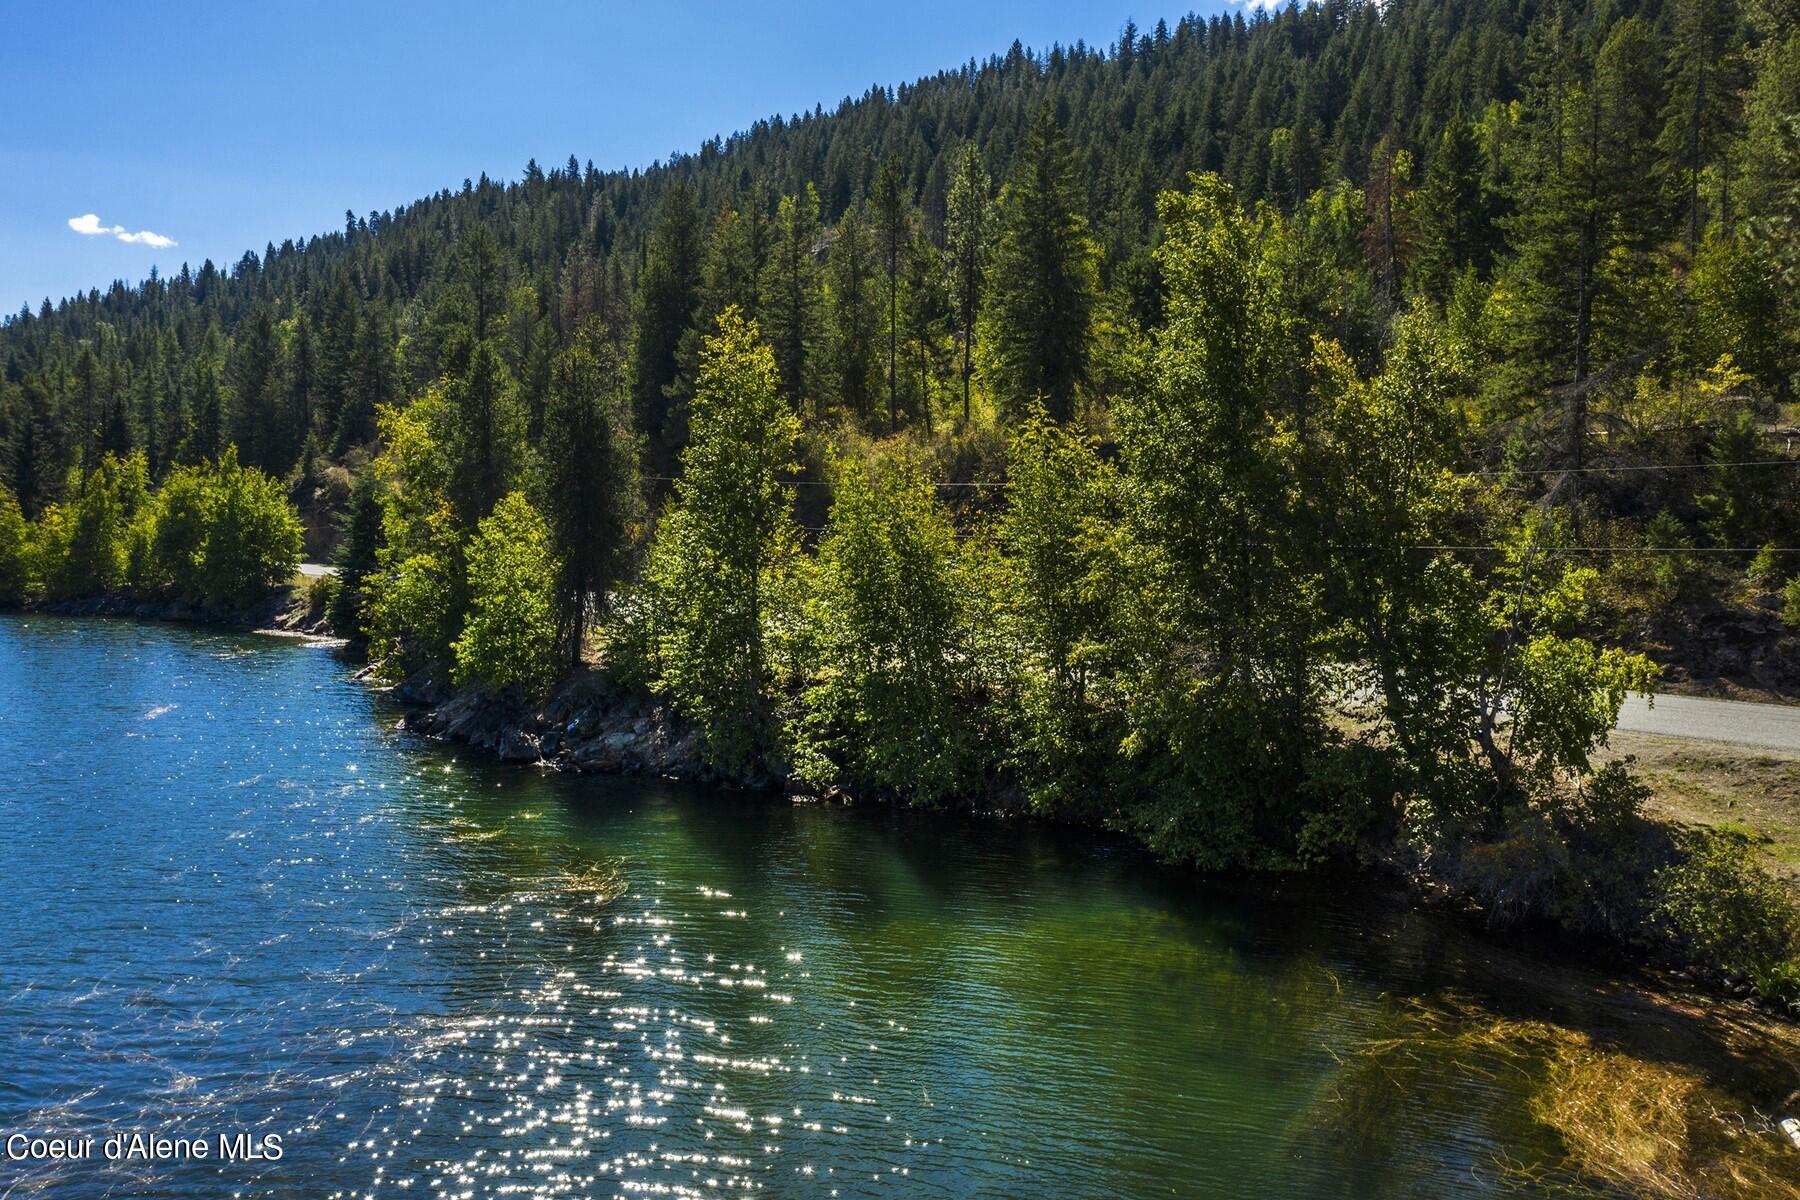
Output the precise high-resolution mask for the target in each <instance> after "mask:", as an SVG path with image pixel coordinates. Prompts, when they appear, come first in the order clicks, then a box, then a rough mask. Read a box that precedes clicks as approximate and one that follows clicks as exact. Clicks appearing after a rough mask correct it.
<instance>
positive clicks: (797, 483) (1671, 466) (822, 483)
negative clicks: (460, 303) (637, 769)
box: [639, 458, 1800, 490]
mask: <svg viewBox="0 0 1800 1200" xmlns="http://www.w3.org/2000/svg"><path fill="white" fill-rule="evenodd" d="M1740 467H1800V458H1759V459H1747V460H1745V461H1742V462H1697V463H1637V464H1634V465H1630V466H1614V467H1527V468H1519V469H1517V470H1515V469H1513V468H1510V467H1493V468H1490V469H1486V470H1480V471H1456V472H1452V474H1451V478H1453V479H1492V478H1495V477H1497V476H1506V475H1533V476H1542V475H1620V474H1625V473H1627V472H1637V471H1710V470H1724V469H1731V470H1736V469H1738V468H1740ZM639 478H641V479H643V480H644V481H645V482H646V483H675V482H677V480H676V477H675V476H672V475H643V476H640V477H639ZM924 482H925V483H927V484H928V485H929V486H931V487H934V488H991V489H994V490H1004V489H1005V488H1007V487H1010V486H1011V483H1010V481H1008V480H1005V479H988V480H953V479H929V480H925V481H924ZM786 484H787V486H789V487H823V488H828V487H831V486H832V483H831V481H830V480H828V479H790V480H787V481H786Z"/></svg>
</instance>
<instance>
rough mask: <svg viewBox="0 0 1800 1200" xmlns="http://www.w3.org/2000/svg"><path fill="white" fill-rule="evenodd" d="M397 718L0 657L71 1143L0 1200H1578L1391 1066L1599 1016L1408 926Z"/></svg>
mask: <svg viewBox="0 0 1800 1200" xmlns="http://www.w3.org/2000/svg"><path fill="white" fill-rule="evenodd" d="M396 715H397V714H396V712H395V711H394V710H392V709H390V708H387V707H385V706H384V704H383V703H382V702H381V701H380V699H379V698H378V697H376V696H373V695H372V694H371V693H370V691H369V690H368V689H367V688H366V687H365V686H364V685H362V684H359V683H356V682H354V681H352V680H351V679H350V678H349V672H348V670H347V668H346V667H345V666H344V665H343V664H342V663H341V662H339V661H337V660H336V659H335V658H334V657H332V655H331V654H330V652H329V651H327V650H324V649H321V648H319V647H315V646H306V645H302V644H298V643H294V642H289V641H283V640H278V639H272V638H257V637H248V636H231V635H221V634H217V633H209V632H202V631H195V630H191V629H182V628H178V627H173V626H159V625H140V624H132V623H126V622H106V621H85V622H84V621H73V620H58V619H51V618H40V617H20V616H12V617H0V786H3V788H4V791H3V793H0V846H4V847H5V859H4V869H3V870H0V1049H3V1050H4V1052H5V1060H4V1062H5V1067H4V1072H3V1073H0V1133H5V1134H9V1135H10V1134H13V1133H18V1132H24V1133H30V1134H40V1135H44V1136H50V1135H73V1136H79V1135H89V1136H93V1137H95V1138H96V1143H95V1151H94V1153H95V1159H94V1160H93V1161H74V1162H50V1161H42V1160H39V1161H26V1162H10V1161H3V1160H0V1195H7V1196H36V1195H51V1196H67V1197H83V1198H85V1197H97V1196H109V1195H116V1196H130V1197H173V1196H182V1197H190V1196H219V1197H308V1198H312V1197H407V1196H414V1197H421V1198H430V1200H438V1198H441V1197H451V1196H460V1197H502V1196H527V1197H537V1196H563V1195H569V1196H609V1195H631V1196H719V1197H726V1196H740V1195H746V1196H747V1195H762V1196H769V1197H832V1196H841V1197H851V1196H895V1197H915V1196H916V1197H965V1196H969V1197H973V1196H982V1197H988V1196H991V1197H1025V1196H1049V1197H1102V1196H1126V1197H1140V1196H1141V1197H1150V1196H1182V1197H1190V1196H1222V1197H1276V1196H1281V1197H1352V1196H1354V1197H1375V1198H1382V1197H1421V1198H1423V1197H1450V1196H1486V1195H1499V1194H1515V1193H1518V1192H1521V1191H1522V1192H1523V1193H1524V1194H1528V1195H1537V1196H1589V1195H1610V1194H1613V1193H1609V1192H1605V1191H1604V1190H1601V1189H1599V1188H1598V1187H1597V1186H1593V1185H1590V1184H1588V1183H1585V1182H1584V1181H1583V1180H1582V1178H1581V1177H1580V1175H1579V1173H1578V1172H1576V1171H1574V1170H1573V1169H1571V1168H1567V1167H1564V1166H1561V1165H1559V1164H1561V1163H1562V1162H1563V1159H1564V1153H1563V1150H1562V1147H1561V1145H1560V1144H1559V1139H1558V1137H1557V1135H1556V1134H1555V1133H1554V1132H1553V1131H1552V1130H1550V1129H1549V1128H1547V1127H1546V1126H1544V1125H1542V1124H1540V1123H1539V1122H1538V1121H1537V1120H1535V1119H1534V1118H1533V1117H1532V1115H1531V1107H1530V1104H1529V1100H1528V1092H1529V1089H1530V1087H1531V1081H1532V1079H1533V1078H1535V1076H1534V1074H1533V1072H1532V1070H1531V1069H1530V1064H1529V1063H1527V1064H1526V1069H1525V1070H1524V1071H1523V1072H1521V1071H1520V1070H1519V1069H1517V1066H1516V1064H1514V1065H1513V1066H1509V1067H1507V1068H1506V1069H1500V1068H1499V1067H1498V1066H1496V1065H1494V1064H1487V1063H1484V1061H1483V1059H1482V1056H1481V1053H1482V1052H1481V1051H1480V1049H1479V1048H1475V1049H1470V1048H1469V1047H1468V1046H1463V1047H1462V1049H1459V1050H1458V1051H1456V1052H1455V1053H1451V1052H1449V1051H1448V1050H1447V1049H1446V1048H1445V1047H1446V1045H1447V1044H1448V1043H1447V1042H1446V1040H1445V1039H1442V1038H1420V1037H1418V1036H1417V1031H1418V1030H1420V1029H1422V1028H1425V1027H1427V1026H1428V1025H1429V1026H1431V1027H1436V1026H1437V1025H1438V1024H1440V1023H1442V1022H1451V1023H1457V1022H1461V1023H1464V1024H1467V1025H1469V1026H1470V1027H1473V1026H1475V1025H1478V1024H1480V1023H1481V1022H1483V1021H1487V1020H1490V1019H1493V1018H1494V1015H1495V1014H1502V1015H1504V1016H1506V1017H1511V1018H1519V1019H1533V1020H1537V1019H1547V1020H1553V1021H1554V1020H1579V1021H1581V1022H1584V1023H1585V1024H1587V1025H1589V1026H1592V1025H1593V1024H1595V1023H1600V1024H1604V1023H1605V1022H1606V1021H1608V1020H1611V1019H1612V1018H1611V1017H1609V1016H1608V1015H1607V1012H1606V1011H1605V1010H1604V1009H1603V1008H1596V1009H1595V1010H1594V1011H1591V1012H1590V1011H1586V1010H1585V1009H1583V1008H1582V1004H1583V1002H1580V1001H1575V1002H1570V1001H1568V1000H1566V999H1552V998H1551V997H1550V994H1549V993H1547V992H1545V991H1543V990H1541V989H1540V988H1539V987H1538V986H1537V985H1536V983H1535V981H1534V979H1533V972H1534V971H1536V970H1538V968H1537V967H1536V966H1534V965H1533V963H1532V962H1531V961H1530V960H1527V959H1523V958H1520V957H1518V956H1516V955H1513V954H1512V953H1510V952H1507V951H1502V950H1498V949H1495V948H1494V947H1492V946H1490V945H1485V944H1483V943H1481V942H1478V941H1473V940H1470V939H1468V938H1466V937H1465V936H1464V935H1462V934H1461V933H1459V932H1457V931H1456V929H1455V928H1454V927H1453V926H1452V925H1451V924H1450V923H1448V922H1446V921H1443V920H1440V919H1437V918H1435V917H1431V916H1425V915H1420V914H1410V915H1409V914H1407V913H1406V912H1404V910H1402V909H1400V908H1399V907H1398V906H1396V905H1394V904H1392V903H1391V902H1389V903H1386V904H1380V905H1376V904H1360V903H1352V902H1350V901H1349V900H1347V899H1345V898H1344V897H1345V896H1346V895H1348V894H1350V893H1351V892H1352V891H1353V890H1354V889H1352V888H1349V887H1346V886H1343V885H1338V886H1333V885H1331V884H1329V883H1318V882H1306V881H1293V882H1289V883H1286V884H1283V885H1281V886H1273V885H1271V884H1268V883H1262V884H1255V885H1249V884H1246V885H1241V886H1236V887H1230V886H1224V887H1222V886H1210V885H1204V884H1202V883H1200V882H1197V881H1196V880H1194V879H1193V878H1192V877H1190V876H1188V875H1185V874H1183V873H1180V872H1174V871H1166V870H1163V869H1160V868H1158V867H1157V866H1156V865H1155V864H1153V863H1152V862H1150V861H1149V860H1147V859H1146V858H1144V857H1143V856H1142V855H1140V854H1139V853H1137V852H1136V851H1134V850H1133V849H1131V848H1130V847H1128V846H1126V845H1123V844H1120V843H1116V842H1113V841H1111V840H1108V839H1106V838H1103V837H1100V836H1097V835H1091V834H1080V833H1073V832H1070V831H1058V830H1047V829H1043V828H1037V827H1030V826H1023V825H1019V824H1000V823H987V822H979V821H974V820H965V819H960V818H954V817H945V816H937V815H932V814H925V813H906V812H892V811H887V810H851V809H843V808H833V807H822V806H811V805H791V804H788V803H785V802H781V801H774V800H770V799H767V798H747V797H736V796H732V795H729V794H723V793H719V792H715V791H710V790H705V789H699V788H693V787H688V786H684V785H681V784H678V783H673V782H667V781H645V780H610V779H601V778H570V777H562V776H557V775H555V774H551V773H546V772H541V771H538V770H534V769H506V768H501V767H498V766H493V765H489V764H486V763H482V762H474V761H468V760H466V759H462V760H459V759H458V758H456V757H455V756H454V754H453V753H451V752H449V751H447V750H444V749H442V748H438V747H432V746H426V745H421V744H419V743H418V742H416V741H415V740H413V739H410V738H408V737H406V736H405V735H402V734H399V733H397V732H395V730H394V721H395V718H396ZM1570 990H1572V991H1573V993H1574V994H1576V995H1579V994H1580V993H1581V989H1579V988H1576V989H1565V991H1570ZM1570 1003H1574V1004H1575V1006H1576V1007H1575V1008H1574V1009H1571V1008H1569V1005H1570ZM1600 1003H1601V1002H1600V1001H1598V1000H1596V1001H1595V1004H1596V1005H1599V1004H1600ZM1422 1014H1425V1016H1422ZM1623 1019H1624V1018H1620V1020H1623ZM1409 1038H1410V1039H1412V1040H1410V1041H1409V1040H1408V1039H1409ZM1451 1041H1452V1042H1454V1041H1455V1039H1451ZM132 1132H141V1133H144V1134H156V1135H159V1136H164V1137H170V1138H176V1137H191V1138H197V1139H200V1140H202V1141H203V1142H207V1143H210V1144H211V1147H212V1152H213V1157H211V1158H209V1159H206V1160H198V1159H192V1158H189V1159H174V1160H164V1161H150V1162H146V1161H144V1160H142V1159H140V1158H134V1159H127V1160H120V1161H115V1162H108V1161H105V1159H104V1157H103V1155H102V1150H103V1143H102V1142H101V1141H100V1140H99V1139H103V1138H104V1137H105V1136H106V1135H107V1134H109V1133H111V1134H129V1133H132ZM237 1133H247V1134H249V1135H251V1138H252V1139H261V1138H262V1137H263V1136H264V1135H265V1134H271V1133H273V1134H276V1135H278V1136H279V1138H280V1142H281V1148H282V1154H281V1157H280V1158H279V1160H270V1159H268V1158H264V1159H257V1160H239V1161H230V1162H225V1161H220V1160H219V1159H218V1157H217V1153H218V1145H217V1143H218V1139H219V1137H220V1136H221V1135H226V1136H228V1137H229V1136H230V1135H234V1134H237ZM9 1188H10V1189H11V1190H10V1191H9V1190H8V1189H9Z"/></svg>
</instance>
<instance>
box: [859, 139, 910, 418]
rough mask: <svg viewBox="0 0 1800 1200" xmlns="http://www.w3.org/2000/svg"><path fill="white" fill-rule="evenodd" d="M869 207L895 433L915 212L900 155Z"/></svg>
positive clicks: (887, 167)
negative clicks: (904, 284) (903, 276)
mask: <svg viewBox="0 0 1800 1200" xmlns="http://www.w3.org/2000/svg"><path fill="white" fill-rule="evenodd" d="M869 209H870V212H871V214H872V215H873V216H874V219H875V241H876V245H877V246H878V247H879V254H880V256H881V271H882V277H883V279H884V280H885V281H886V284H887V288H886V292H885V295H886V298H887V394H888V432H889V433H892V432H894V431H895V430H896V429H897V428H899V422H900V271H901V267H902V265H903V264H904V262H905V260H906V247H907V244H908V243H909V242H910V241H911V240H912V212H911V208H910V206H909V204H908V202H907V194H906V185H905V181H904V179H903V178H902V176H901V168H900V159H899V158H898V157H897V156H895V155H892V154H890V155H889V156H888V157H887V158H886V159H884V160H883V161H882V164H881V172H880V173H879V174H878V175H877V176H876V177H875V190H874V192H873V193H871V195H870V196H869Z"/></svg>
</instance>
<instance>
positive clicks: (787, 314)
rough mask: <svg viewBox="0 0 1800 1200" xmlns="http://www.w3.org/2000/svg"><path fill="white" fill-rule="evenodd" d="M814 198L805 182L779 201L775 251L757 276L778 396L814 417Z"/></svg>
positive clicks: (816, 368)
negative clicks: (796, 192) (795, 192)
mask: <svg viewBox="0 0 1800 1200" xmlns="http://www.w3.org/2000/svg"><path fill="white" fill-rule="evenodd" d="M818 241H819V194H818V192H817V191H816V190H815V189H814V188H813V186H812V185H811V184H810V183H809V184H807V185H806V188H805V190H803V191H802V192H801V193H800V194H799V195H797V196H783V197H782V198H781V207H780V210H779V212H778V213H777V214H776V218H775V249H774V253H773V254H771V255H770V257H769V262H768V265H767V267H766V268H764V271H763V281H762V287H761V294H762V299H763V328H764V330H765V331H766V332H767V335H768V338H769V344H770V345H771V346H772V347H773V348H774V351H775V368H776V371H777V373H778V376H779V379H780V382H781V394H782V397H783V398H784V399H785V400H786V401H787V402H788V405H789V406H790V407H792V408H793V409H794V410H795V411H796V412H798V411H801V410H802V408H803V407H804V406H805V405H806V404H807V403H808V402H809V401H810V402H811V403H812V405H813V412H814V415H815V416H817V415H818V401H817V396H818V385H817V378H818V375H819V362H818V359H819V344H820V340H821V331H820V312H819V300H820V297H819V281H818V268H817V267H816V266H815V264H814V260H813V248H814V247H815V246H816V245H817V244H818Z"/></svg>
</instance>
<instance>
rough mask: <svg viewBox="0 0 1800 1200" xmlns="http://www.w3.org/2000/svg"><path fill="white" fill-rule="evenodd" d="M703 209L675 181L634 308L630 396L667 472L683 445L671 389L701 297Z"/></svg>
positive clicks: (655, 462)
mask: <svg viewBox="0 0 1800 1200" xmlns="http://www.w3.org/2000/svg"><path fill="white" fill-rule="evenodd" d="M700 249H701V248H700V213H699V210H698V209H697V208H696V207H695V206H694V195H693V193H692V192H691V191H689V190H688V188H687V186H686V185H684V184H680V183H677V184H673V185H671V186H670V188H669V190H668V192H667V193H666V194H665V195H664V197H663V202H662V211H661V213H660V215H659V216H658V217H657V223H656V228H655V230H654V231H653V232H652V234H651V236H650V244H649V247H648V249H647V250H646V253H645V258H644V267H643V270H642V271H641V272H640V273H639V276H638V287H637V298H636V305H635V307H634V308H633V311H632V330H631V378H632V383H631V395H632V404H633V410H634V413H635V416H636V419H637V427H638V428H639V429H640V430H642V431H643V434H644V437H645V438H646V440H647V441H648V443H649V453H650V466H651V469H652V471H653V472H654V473H658V474H660V473H663V471H664V468H666V466H667V465H668V463H669V462H670V460H671V457H672V455H673V454H674V452H675V451H676V450H677V449H679V445H680V442H681V440H682V431H681V430H679V429H676V428H673V427H672V426H671V423H670V419H669V418H670V413H669V402H668V389H669V387H670V386H671V385H672V384H674V382H675V380H676V377H677V371H678V365H679V364H678V363H677V360H676V352H677V350H678V349H679V348H680V345H681V335H682V333H683V332H684V331H686V329H687V328H688V325H689V324H690V323H691V322H692V321H693V319H694V312H695V308H696V306H697V305H698V303H699V299H700V269H701V254H700Z"/></svg>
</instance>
